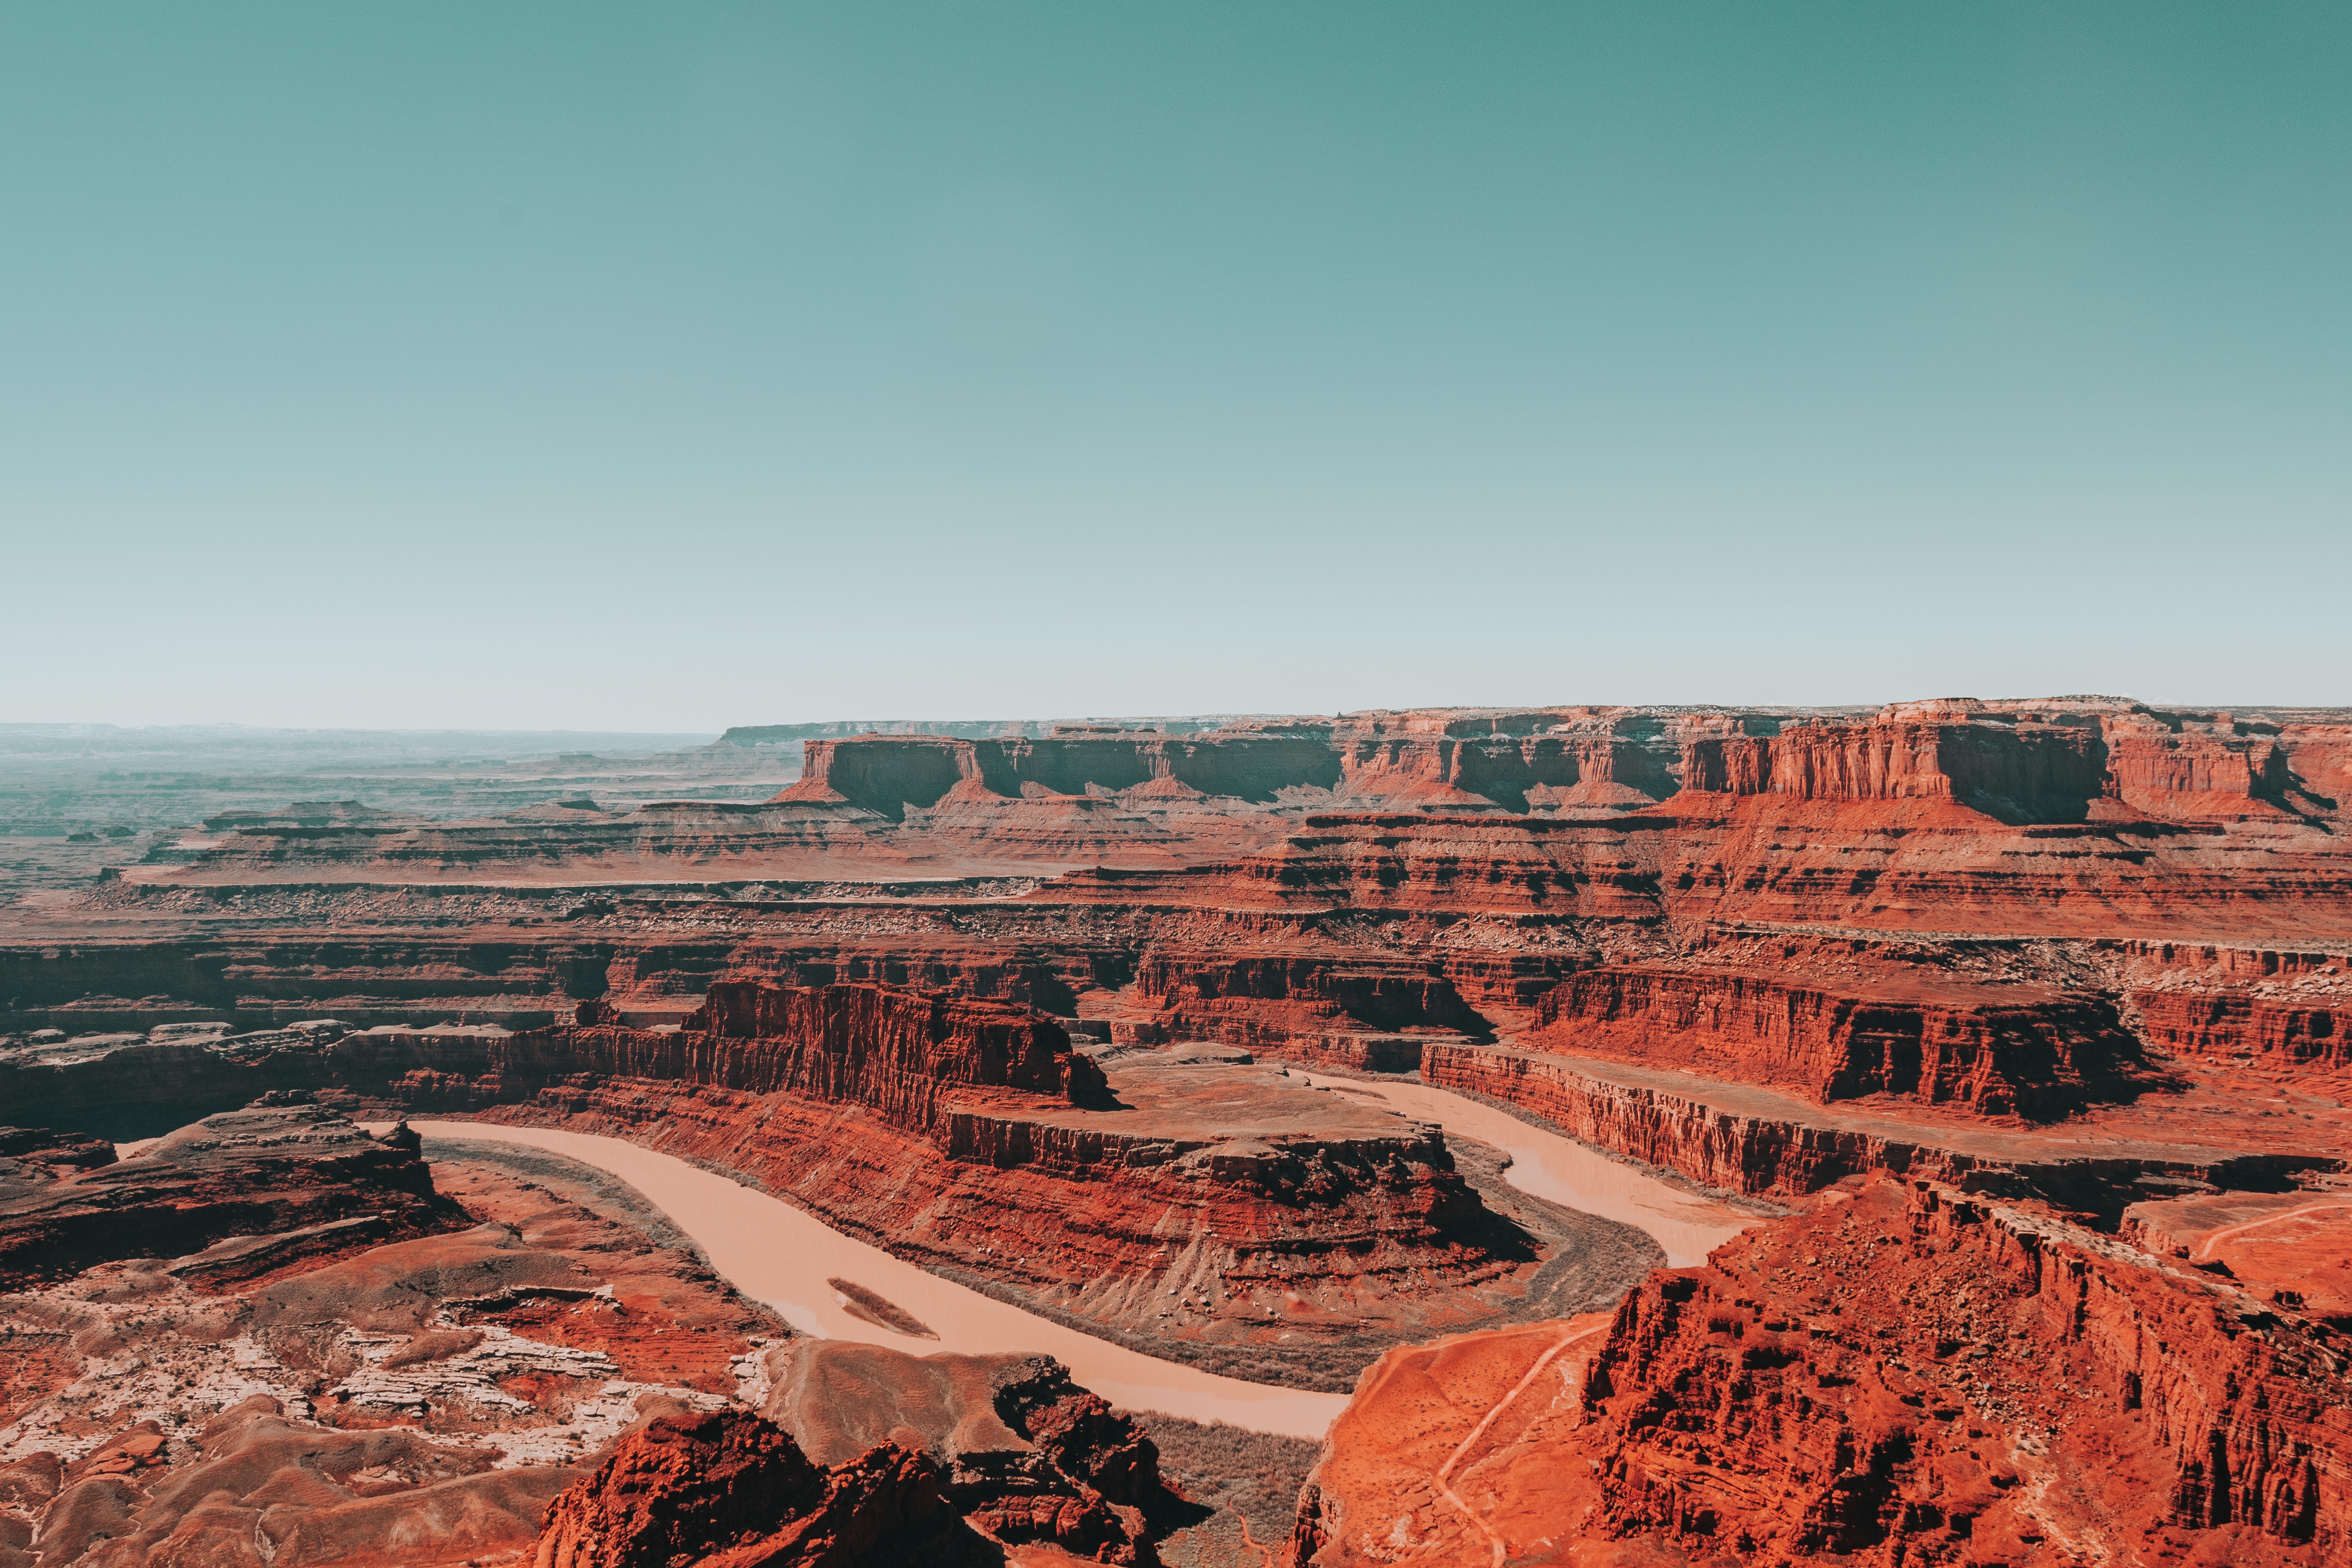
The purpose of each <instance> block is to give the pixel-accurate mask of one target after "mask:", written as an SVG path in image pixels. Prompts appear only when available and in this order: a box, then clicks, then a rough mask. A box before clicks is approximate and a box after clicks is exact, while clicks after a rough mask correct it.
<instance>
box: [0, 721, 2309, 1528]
mask: <svg viewBox="0 0 2352 1568" xmlns="http://www.w3.org/2000/svg"><path fill="white" fill-rule="evenodd" d="M11 735H12V736H13V737H14V741H15V750H14V752H12V754H11V755H10V756H8V757H7V758H6V759H5V765H6V766H7V767H9V768H10V769H12V770H14V773H13V776H14V777H15V778H16V779H17V780H20V781H21V780H26V779H32V778H36V777H37V778H39V779H41V780H43V781H45V783H44V785H43V791H42V793H41V794H40V797H39V798H41V799H42V800H44V801H45V802H47V805H46V806H45V807H44V810H45V811H46V812H47V814H48V815H47V816H46V817H45V818H44V820H43V823H42V824H39V825H37V826H46V827H47V832H38V831H36V832H30V833H27V832H24V831H23V830H22V829H23V827H24V826H26V825H25V824H22V823H19V824H17V825H16V826H17V827H18V829H19V831H18V833H17V835H16V837H14V838H13V839H12V841H11V842H12V845H13V846H14V848H13V850H12V855H13V858H12V861H11V865H10V868H9V872H10V879H9V881H8V882H7V884H6V885H5V894H0V897H5V904H0V997H5V1003H6V1012H5V1015H0V1107H5V1113H0V1122H5V1124H6V1130H5V1131H0V1367H5V1381H4V1382H0V1564H5V1568H65V1565H67V1564H75V1563H80V1564H89V1565H93V1568H128V1565H131V1564H137V1563H198V1562H202V1563H221V1564H230V1563H253V1564H256V1565H258V1564H262V1563H271V1564H293V1563H356V1564H365V1563H378V1562H382V1563H394V1562H397V1563H451V1564H456V1563H507V1562H515V1563H542V1564H557V1563H560V1564H565V1565H570V1568H586V1565H589V1564H595V1565H598V1568H603V1565H606V1564H612V1565H616V1568H617V1565H621V1564H628V1565H632V1568H634V1565H635V1564H640V1563H643V1564H648V1565H650V1564H663V1565H670V1564H677V1563H698V1564H709V1565H710V1568H719V1565H720V1564H730V1565H731V1564H749V1563H773V1564H784V1563H852V1562H860V1563H898V1562H907V1563H918V1562H940V1563H953V1562H971V1563H994V1562H1017V1563H1060V1562H1066V1561H1092V1562H1120V1563H1171V1564H1188V1565H1189V1564H1201V1565H1219V1564H1236V1563H1238V1564H1252V1565H1255V1564H1261V1563H1265V1564H1274V1563H1280V1564H1286V1565H1296V1568H1309V1565H1317V1568H1331V1565H1337V1564H1373V1563H1379V1564H1395V1563H1432V1564H1436V1563H1497V1564H1499V1563H1574V1564H1622V1565H1628V1568H1631V1565H1634V1564H1643V1565H1652V1564H1654V1565H1674V1564H1692V1565H1710V1568H1728V1565H1730V1564H1739V1565H1742V1568H1746V1565H1748V1564H1757V1565H1759V1568H1760V1565H1763V1564H1774V1565H1778V1564H1784V1563H1857V1564H1861V1563H1868V1564H1872V1565H1874V1568H1877V1565H1884V1568H1895V1565H1897V1564H1906V1563H1949V1564H1963V1563H1981V1564H1991V1563H2005V1564H2018V1565H2023V1564H2043V1563H2047V1564H2061V1563H2065V1564H2075V1563H2081V1564H2092V1563H2130V1564H2147V1565H2150V1568H2153V1565H2156V1564H2173V1563H2181V1564H2189V1563H2262V1564H2271V1563H2275V1564H2280V1565H2296V1568H2302V1565H2310V1568H2319V1565H2322V1564H2328V1563H2341V1562H2343V1561H2345V1560H2346V1557H2347V1553H2352V1413H2347V1393H2352V1385H2347V1370H2346V1369H2347V1349H2346V1339H2345V1336H2346V1335H2347V1334H2352V1170H2348V1169H2347V1164H2346V1161H2347V1155H2352V1110H2347V1092H2348V1091H2352V1059H2348V1058H2347V1042H2346V1028H2347V996H2352V852H2347V850H2346V848H2345V847H2344V846H2345V842H2346V838H2345V835H2346V831H2347V827H2352V711H2347V710H2310V709H2291V708H2276V707H2272V708H2263V707H2255V706H2247V707H2242V708H2237V709H2232V710H2229V711H2226V712H2224V711H2216V710H2186V709H2174V708H2165V707H2160V706H2155V705H2150V704H2146V703H2140V702H2137V701H2131V700H2124V699H2118V698H2101V697H2063V698H2052V699H2043V700H2002V701H1978V700H1923V701H1910V702H1902V703H1895V704H1892V705H1888V706H1885V707H1883V708H1877V709H1856V710H1824V709H1769V708H1740V707H1677V708H1643V707H1607V706H1583V707H1559V708H1529V709H1510V710H1489V709H1446V710H1400V711H1392V712H1370V713H1353V714H1349V715H1344V716H1339V717H1316V716H1286V717H1266V716H1261V717H1253V718H1248V719H1226V720H1216V719H1187V720H1162V721H1100V722H1087V723H1069V724H1058V725H1057V724H1051V723H1046V722H1042V721H1019V722H1013V721H1006V722H1001V723H999V722H987V723H972V724H961V725H958V724H950V723H926V724H914V723H905V724H889V723H877V724H871V725H826V726H814V725H811V726H747V727H744V728H741V729H738V730H735V731H730V732H729V733H728V734H727V735H726V736H725V737H723V738H722V739H720V740H719V741H718V742H713V743H708V744H695V745H688V746H677V747H673V748H671V749H668V750H656V751H640V752H633V753H628V754H619V753H614V754H610V755H606V754H599V753H593V752H573V753H568V754H564V755H562V756H540V757H530V756H528V755H517V756H510V757H506V758H502V759H499V760H497V761H495V762H491V763H467V764H452V765H449V766H446V767H438V768H434V769H429V770H425V771H424V772H423V773H419V772H418V771H416V770H415V769H413V768H410V767H409V766H408V765H407V764H405V763H402V764H399V765H392V764H384V765H377V764H375V763H369V762H367V761H366V760H365V759H359V760H356V761H354V760H352V759H351V758H341V759H338V760H336V761H335V762H334V763H333V764H332V766H331V767H330V768H326V769H325V770H324V771H323V772H318V773H316V775H315V776H317V777H318V778H320V780H321V781H322V782H323V781H328V780H331V782H332V786H333V787H332V788H331V789H327V790H321V791H319V792H317V794H316V795H315V797H312V796H306V795H298V794H296V793H294V792H293V791H291V790H289V788H288V787H287V785H288V781H289V776H292V774H293V773H294V772H295V771H296V770H294V769H289V767H288V766H286V765H284V763H285V761H286V759H278V760H276V761H274V762H273V763H271V765H270V767H269V769H268V771H266V772H262V771H257V772H254V773H249V774H243V773H235V772H234V771H233V770H223V769H220V768H218V767H213V768H209V769H204V768H199V769H193V770H181V771H180V772H177V773H172V772H169V771H168V770H154V769H151V770H149V771H148V776H145V777H142V778H141V779H139V780H138V781H136V787H133V784H132V782H131V781H129V780H126V779H124V778H123V777H121V776H120V775H119V773H118V776H115V777H111V778H108V777H102V776H100V773H102V772H103V770H99V769H87V770H85V771H84V772H80V773H77V772H74V771H73V769H72V767H70V766H66V767H64V771H60V768H61V766H62V764H60V763H59V762H58V757H57V756H56V754H55V753H54V750H52V751H47V752H45V751H43V750H41V749H40V747H39V746H38V745H36V744H34V743H33V742H35V741H36V740H37V739H38V737H32V736H28V735H27V734H26V733H20V732H17V731H11ZM289 744H290V742H289ZM295 760H296V761H297V762H299V758H298V759H295ZM44 770H46V771H44ZM23 798H26V799H30V798H33V792H31V791H30V790H26V792H25V794H24V796H23ZM59 828H63V829H65V830H66V831H62V832H60V831H57V829H59ZM118 830H119V831H118ZM730 1194H733V1195H731V1196H730ZM787 1226H808V1227H814V1228H809V1229H805V1230H803V1231H797V1232H792V1231H788V1229H787V1228H786V1227H787ZM788 1234H793V1235H802V1236H803V1237H806V1238H807V1239H805V1240H803V1241H802V1242H799V1243H787V1242H786V1241H784V1240H783V1239H782V1237H785V1236H787V1235H788ZM767 1237H772V1238H774V1239H762V1238H767ZM1089 1379H1092V1380H1093V1383H1092V1384H1090V1383H1089V1381H1088V1380H1089ZM1094 1384H1099V1385H1100V1386H1094Z"/></svg>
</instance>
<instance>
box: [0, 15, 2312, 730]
mask: <svg viewBox="0 0 2352 1568" xmlns="http://www.w3.org/2000/svg"><path fill="white" fill-rule="evenodd" d="M2347 77H2352V10H2347V8H2345V7H2342V6H2340V5H2295V4H2283V5H2272V6H2264V7H2261V8H2231V7H2213V6H2207V5H2185V4H2158V5H2130V6H2125V5H2084V6H2077V7H2068V8H2065V9H2063V10H2059V9H2053V8H2048V7H2024V6H2009V7H1986V6H1974V5H1915V6H1906V7H1900V8H1894V7H1883V8H1882V7H1858V6H1853V5H1825V4H1792V5H1783V6H1775V7H1770V8H1758V7H1752V6H1745V5H1732V4H1727V3H1721V4H1699V5H1691V6H1685V7H1676V8H1672V9H1658V8H1649V7H1633V6H1580V5H1540V6H1535V5H1494V6H1486V7H1479V8H1475V9H1462V8H1436V7H1426V8H1424V7H1412V6H1397V5H1375V6H1350V7H1345V8H1341V7H1336V6H1318V5H1301V6H1297V7H1288V8H1283V9H1279V10H1272V11H1269V10H1265V9H1264V8H1260V7H1249V6H1238V5H1201V6H1191V7H1185V8H1182V9H1181V10H1178V9H1173V8H1171V9H1165V10H1160V9H1149V8H1100V7H1090V6H1083V5H1070V4H1039V5H1027V6H1023V7H1018V8H1012V7H987V6H971V5H907V6H900V7H893V8H889V9H887V10H879V9H865V10H849V9H844V10H827V9H816V8H810V9H793V10H781V9H771V8H760V7H719V6H714V7H707V8H701V9H692V10H644V9H636V8H626V7H611V6H603V5H581V6H566V7H563V8H562V9H560V10H559V9H556V8H554V7H551V6H544V5H530V4H518V5H508V6H500V7H496V8H488V9H485V8H479V7H468V6H458V5H417V6H413V7H403V8H400V9H399V10H397V11H381V12H368V11H362V10H351V9H334V8H329V9H320V8H305V7H296V6H290V5H250V4H230V5H221V6H208V7H205V8H204V9H203V10H201V11H191V10H186V9H183V8H176V7H171V6H165V5H145V4H131V5H107V6H80V7H44V8H29V7H20V8H16V9H14V10H11V11H9V12H7V13H5V15H0V147H5V148H6V149H8V150H9V151H10V152H11V153H14V154H15V155H14V156H11V157H8V158H6V159H5V160H0V202H5V206H4V207H0V210H5V212H6V213H7V215H8V240H7V243H6V244H5V245H0V535H5V555H0V561H5V567H6V578H7V582H8V584H9V588H10V592H9V594H8V595H7V597H6V600H5V604H6V616H5V620H0V659H5V669H6V673H7V675H8V678H9V679H7V680H6V681H5V683H0V720H12V721H27V722H73V721H87V722H113V723H119V724H126V725H135V724H142V723H198V724H201V723H212V722H218V721H234V722H241V723H246V724H250V725H254V726H257V727H262V728H281V727H282V728H339V729H362V730H408V729H418V728H456V729H472V730H510V731H511V730H539V729H557V730H572V731H602V732H640V733H643V732H695V733H703V732H708V733H716V732H718V731H721V730H724V729H725V728H727V727H728V726H729V725H730V724H741V723H785V722H796V721H831V720H837V719H840V718H843V717H845V716H855V715H857V714H896V715H916V714H923V715H930V714H938V715H946V716H950V717H952V716H955V715H958V714H965V713H972V714H982V715H987V714H995V713H1002V714H1006V715H1012V716H1043V715H1051V714H1089V713H1091V714H1114V713H1116V714H1170V715H1173V714H1183V713H1217V712H1326V713H1328V712H1335V711H1341V710H1365V709H1370V708H1373V707H1392V708H1402V707H1414V706H1437V705H1447V704H1459V705H1475V706H1514V705H1526V706H1534V705H1541V704H1548V703H1552V702H1557V701H1560V700H1573V699H1574V697H1575V695H1576V694H1580V693H1597V694H1601V698H1602V699H1603V700H1620V701H1624V702H1629V703H1642V702H1683V703H1708V702H1725V703H1740V702H1772V703H1780V702H1788V703H1800V704H1804V705H1815V706H1827V705H1844V704H1868V703H1875V702H1879V701H1886V700H1906V699H1911V698H1918V697H1927V696H1932V695H1936V694H1965V693H1975V694H1979V695H1990V694H1992V693H1995V692H2022V693H2027V694H2045V693H2059V692H2079V691H2108V692H2118V693H2123V692H2130V693H2142V692H2158V693H2161V694H2162V696H2161V698H2160V699H2158V700H2163V701H2171V702H2181V703H2186V704H2191V705H2199V706H2205V705H2226V704H2227V703H2229V702H2230V701H2232V700H2239V701H2242V700H2245V694H2246V693H2248V692H2257V693H2263V694H2267V695H2266V700H2268V701H2271V702H2273V703H2275V704H2278V705H2298V706H2322V705H2332V704H2352V616H2347V614H2346V613H2345V610H2344V592H2345V588H2346V586H2347V583H2352V440H2347V438H2346V435H2345V433H2346V431H2347V429H2352V290H2347V289H2346V288H2345V287H2344V279H2346V278H2347V277H2352V94H2347V93H2346V92H2345V91H2344V90H2343V83H2344V82H2345V80H2346V79H2347ZM61 716H62V717H61ZM77 716H79V719H78V718H77Z"/></svg>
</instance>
